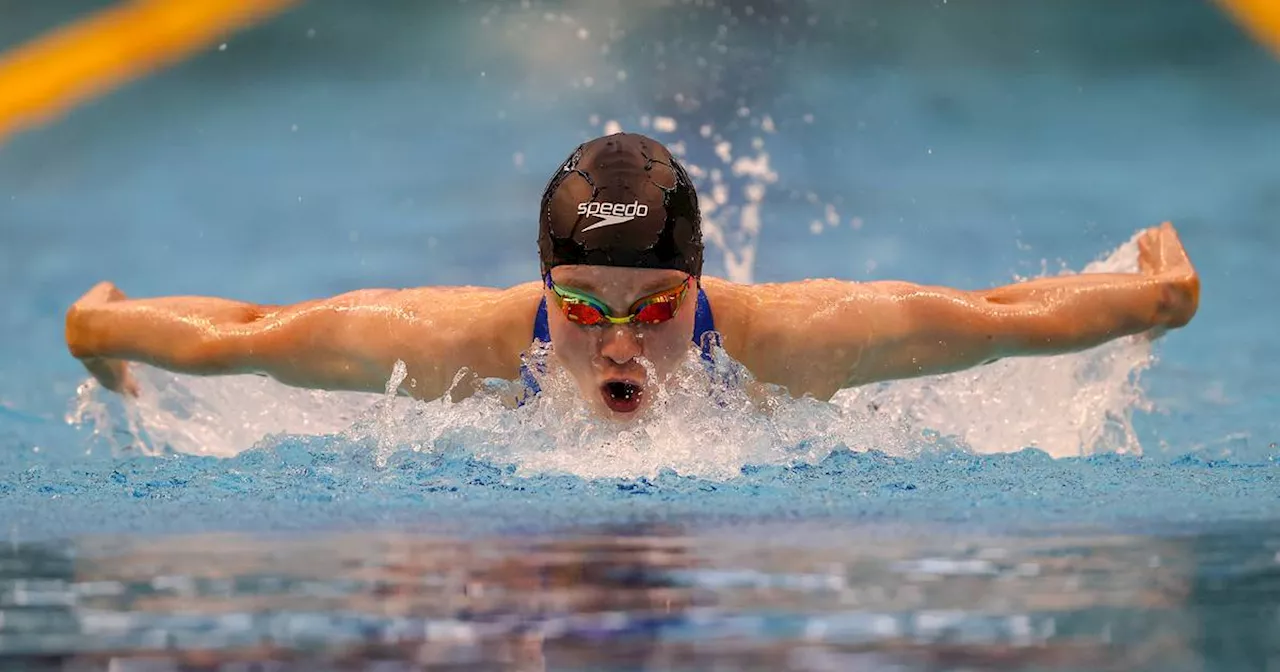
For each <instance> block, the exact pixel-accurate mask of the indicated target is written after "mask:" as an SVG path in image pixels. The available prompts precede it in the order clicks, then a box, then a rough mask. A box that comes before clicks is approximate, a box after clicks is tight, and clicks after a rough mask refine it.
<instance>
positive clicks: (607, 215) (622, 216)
mask: <svg viewBox="0 0 1280 672" xmlns="http://www.w3.org/2000/svg"><path fill="white" fill-rule="evenodd" d="M578 214H579V215H586V216H588V217H599V218H600V221H598V222H596V223H595V224H592V225H591V226H588V227H587V228H585V229H583V231H590V230H591V229H598V228H600V227H602V226H613V225H614V224H621V223H623V222H629V221H631V220H633V219H635V218H636V217H644V216H645V215H647V214H649V206H647V205H645V204H644V203H641V202H640V201H633V202H631V203H608V202H595V201H591V202H588V203H579V204H578Z"/></svg>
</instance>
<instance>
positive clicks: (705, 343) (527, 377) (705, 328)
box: [520, 287, 716, 394]
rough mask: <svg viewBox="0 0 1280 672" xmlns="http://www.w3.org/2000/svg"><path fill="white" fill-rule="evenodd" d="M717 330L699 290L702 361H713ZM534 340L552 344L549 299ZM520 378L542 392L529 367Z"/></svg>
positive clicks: (697, 332) (696, 325) (697, 330)
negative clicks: (549, 325) (548, 319)
mask: <svg viewBox="0 0 1280 672" xmlns="http://www.w3.org/2000/svg"><path fill="white" fill-rule="evenodd" d="M715 330H716V318H715V316H714V315H712V314H711V302H710V301H707V293H706V292H704V291H702V288H701V287H699V288H698V307H697V309H696V310H695V311H694V313H693V342H694V344H695V345H697V346H698V349H699V350H701V351H702V359H704V360H706V361H707V362H710V361H711V359H712V358H711V348H712V347H713V344H714V340H715V339H714V338H706V335H707V334H708V333H711V332H714V331H715ZM533 340H535V341H542V342H543V343H550V342H551V329H550V328H549V327H548V326H547V299H546V297H543V299H542V302H541V303H539V304H538V314H537V315H536V316H534V318H533ZM520 378H521V379H523V380H524V383H525V385H527V386H528V387H529V389H530V390H531V391H532V392H533V393H534V394H537V393H538V392H540V391H541V388H539V387H538V381H537V380H536V379H535V378H534V377H533V372H532V371H530V370H529V368H528V367H527V366H523V365H522V366H521V367H520Z"/></svg>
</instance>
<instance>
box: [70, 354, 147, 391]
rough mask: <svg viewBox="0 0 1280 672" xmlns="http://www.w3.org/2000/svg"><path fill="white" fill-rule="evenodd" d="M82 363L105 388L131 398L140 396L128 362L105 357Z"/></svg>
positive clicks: (91, 358)
mask: <svg viewBox="0 0 1280 672" xmlns="http://www.w3.org/2000/svg"><path fill="white" fill-rule="evenodd" d="M80 362H81V363H82V364H84V368H86V369H88V370H89V373H90V374H92V375H93V377H94V378H95V379H97V381H98V383H99V384H101V385H102V386H103V387H104V388H106V389H108V390H111V391H112V392H116V393H119V394H123V395H125V396H129V397H137V396H138V381H136V380H134V378H133V374H132V373H130V372H129V364H128V363H127V362H125V361H123V360H119V359H106V358H103V357H89V358H87V359H82V360H80Z"/></svg>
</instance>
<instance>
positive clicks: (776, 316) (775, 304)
mask: <svg viewBox="0 0 1280 672" xmlns="http://www.w3.org/2000/svg"><path fill="white" fill-rule="evenodd" d="M702 288H703V291H704V292H706V295H707V302H708V303H710V304H711V312H712V314H713V315H714V316H715V321H716V330H717V331H718V332H720V336H721V338H722V339H723V343H724V347H725V350H727V351H728V352H729V353H730V354H731V355H734V356H735V357H738V355H737V354H735V353H740V352H741V353H744V354H745V353H746V352H747V351H749V350H753V349H758V348H761V347H769V346H771V345H774V344H776V343H777V341H778V340H779V339H787V338H791V337H794V336H796V335H797V334H796V333H795V332H796V331H797V326H798V325H802V324H803V323H804V320H798V319H797V318H798V317H801V316H809V315H813V314H814V313H815V311H820V310H821V307H822V306H825V305H830V303H831V302H835V301H848V300H849V299H850V298H853V297H855V296H859V295H862V294H864V293H868V292H870V291H871V290H870V289H869V287H868V286H867V285H864V284H861V283H856V282H850V281H845V280H833V279H806V280H799V281H795V282H777V283H759V284H754V283H753V284H744V283H740V282H731V281H729V280H724V279H722V278H715V277H709V276H703V278H702Z"/></svg>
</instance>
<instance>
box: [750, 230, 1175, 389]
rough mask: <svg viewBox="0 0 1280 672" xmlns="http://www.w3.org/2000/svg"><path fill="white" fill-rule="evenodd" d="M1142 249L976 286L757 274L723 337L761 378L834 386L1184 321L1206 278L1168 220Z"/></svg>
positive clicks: (1076, 345) (1147, 235)
mask: <svg viewBox="0 0 1280 672" xmlns="http://www.w3.org/2000/svg"><path fill="white" fill-rule="evenodd" d="M1139 261H1140V266H1141V272H1140V273H1135V274H1082V275H1073V276H1063V277H1056V278H1041V279H1038V280H1032V281H1029V282H1022V283H1017V284H1013V285H1008V286H1005V287H998V288H995V289H989V290H981V291H961V290H955V289H949V288H942V287H924V286H920V285H913V284H909V283H901V282H877V283H866V284H856V283H848V282H839V281H811V282H803V283H791V284H787V285H775V286H772V287H769V286H762V287H760V288H758V289H754V290H753V291H752V293H753V294H754V296H752V297H751V298H750V299H749V300H748V301H741V302H732V303H745V304H747V305H749V306H750V308H749V309H747V310H744V311H740V315H739V319H740V320H741V321H742V323H743V325H744V327H745V328H744V329H742V333H743V334H744V337H743V338H742V339H738V340H737V341H736V342H735V339H730V338H727V337H726V339H725V346H726V348H728V349H730V353H731V354H735V356H737V357H738V358H739V359H740V360H741V361H743V362H744V363H745V364H747V366H748V367H750V368H751V369H752V370H753V371H755V372H756V375H757V376H758V377H760V378H761V379H762V380H764V381H765V382H772V383H775V384H779V385H783V386H785V387H787V388H789V389H790V391H791V392H792V394H812V395H814V396H817V397H819V398H827V397H830V396H831V395H832V394H834V393H835V392H836V391H837V390H839V389H841V388H844V387H851V386H855V385H861V384H866V383H871V382H876V381H881V380H890V379H897V378H910V377H915V376H922V375H930V374H937V373H947V372H951V371H958V370H962V369H966V368H969V367H972V366H977V365H980V364H984V363H987V362H990V361H993V360H996V359H1000V358H1004V357H1014V356H1023V355H1053V354H1061V353H1066V352H1073V351H1078V350H1084V349H1087V348H1091V347H1094V346H1097V345H1100V344H1102V343H1105V342H1107V341H1110V340H1112V339H1115V338H1119V337H1122V336H1128V335H1132V334H1138V333H1143V332H1149V331H1154V332H1157V333H1158V332H1160V331H1162V330H1164V329H1171V328H1177V327H1181V326H1183V325H1185V324H1186V323H1187V322H1189V321H1190V320H1191V318H1192V316H1194V315H1195V312H1196V308H1197V306H1198V303H1199V294H1200V281H1199V277H1198V276H1197V275H1196V272H1195V269H1194V268H1193V267H1192V266H1191V262H1190V260H1189V259H1188V258H1187V255H1186V252H1185V251H1184V250H1183V248H1182V244H1181V242H1179V240H1178V237H1177V233H1176V232H1175V231H1174V230H1173V227H1172V226H1170V225H1168V224H1165V225H1163V226H1160V227H1156V228H1152V229H1148V230H1147V231H1145V232H1144V233H1143V235H1142V237H1141V238H1140V239H1139ZM739 291H745V290H739ZM734 349H737V350H738V351H739V352H740V353H741V354H740V355H738V354H737V353H735V352H734Z"/></svg>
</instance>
